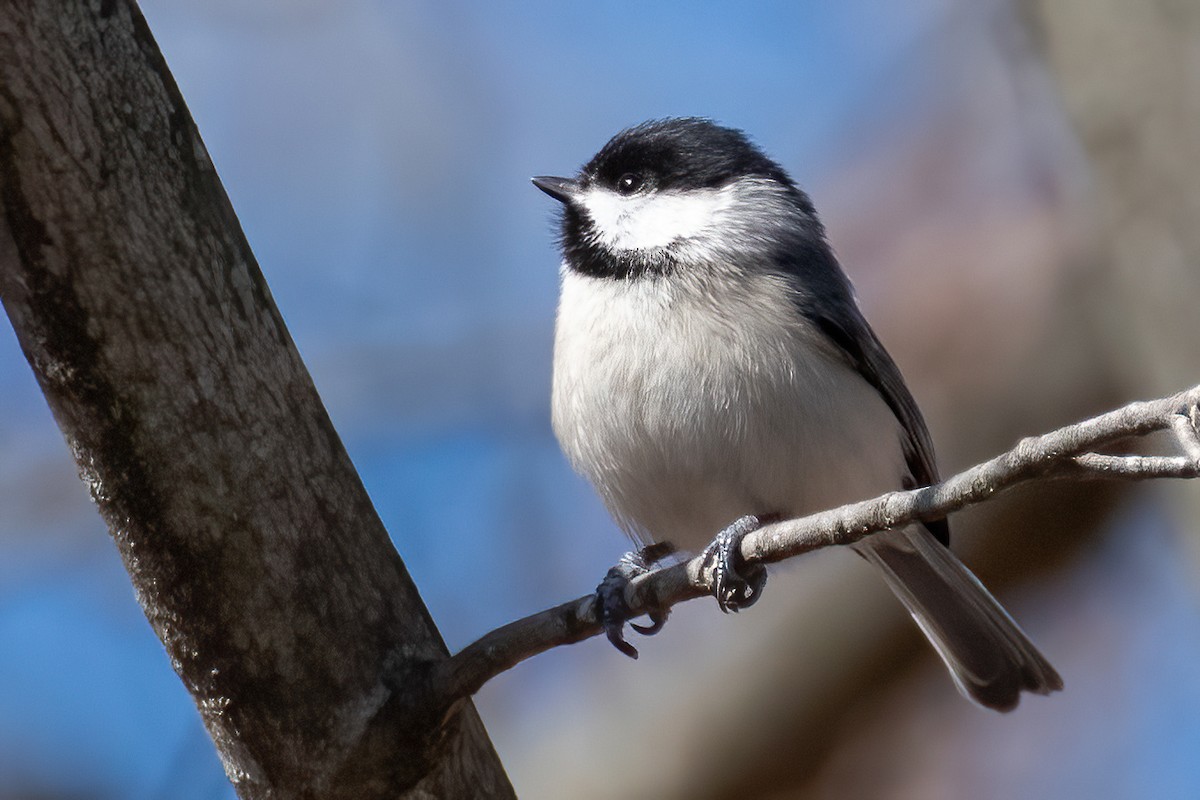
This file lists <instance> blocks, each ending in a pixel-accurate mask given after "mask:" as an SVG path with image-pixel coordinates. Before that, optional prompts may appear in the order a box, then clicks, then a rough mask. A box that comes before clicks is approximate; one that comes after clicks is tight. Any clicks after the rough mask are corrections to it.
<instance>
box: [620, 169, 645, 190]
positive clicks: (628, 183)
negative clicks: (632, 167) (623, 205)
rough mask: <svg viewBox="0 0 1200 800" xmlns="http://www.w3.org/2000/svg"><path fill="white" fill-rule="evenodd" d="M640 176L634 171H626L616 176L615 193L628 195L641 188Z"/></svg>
mask: <svg viewBox="0 0 1200 800" xmlns="http://www.w3.org/2000/svg"><path fill="white" fill-rule="evenodd" d="M642 183H643V181H642V176H641V175H638V174H637V173H636V172H626V173H625V174H624V175H622V176H621V177H619V178H617V193H618V194H624V195H630V194H633V193H634V192H636V191H637V190H638V189H641V188H642Z"/></svg>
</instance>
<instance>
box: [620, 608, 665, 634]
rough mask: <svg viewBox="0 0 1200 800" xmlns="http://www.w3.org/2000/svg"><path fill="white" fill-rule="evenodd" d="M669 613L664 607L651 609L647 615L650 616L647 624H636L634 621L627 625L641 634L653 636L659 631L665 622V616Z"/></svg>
mask: <svg viewBox="0 0 1200 800" xmlns="http://www.w3.org/2000/svg"><path fill="white" fill-rule="evenodd" d="M670 613H671V612H670V611H667V610H665V609H664V610H662V611H651V612H650V613H649V615H648V616H649V617H650V624H649V625H638V624H637V623H636V622H631V623H629V627H631V628H633V629H634V630H635V631H637V632H638V633H640V634H641V635H642V636H653V635H654V634H656V633H658V632H659V631H661V630H662V629H663V626H664V625H666V624H667V617H668V616H669V615H670Z"/></svg>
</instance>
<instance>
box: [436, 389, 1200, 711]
mask: <svg viewBox="0 0 1200 800" xmlns="http://www.w3.org/2000/svg"><path fill="white" fill-rule="evenodd" d="M1198 408H1200V386H1195V387H1193V388H1191V389H1189V390H1187V391H1185V392H1181V393H1179V394H1177V395H1174V396H1172V397H1166V398H1162V399H1160V400H1151V401H1148V402H1141V403H1131V404H1129V405H1127V406H1124V407H1123V408H1119V409H1117V410H1115V411H1110V412H1109V413H1107V414H1102V415H1100V416H1098V417H1093V418H1092V419H1088V420H1084V421H1083V422H1079V423H1076V424H1074V425H1068V426H1066V427H1065V428H1060V429H1059V430H1056V431H1053V432H1051V433H1047V434H1045V435H1043V436H1037V437H1031V438H1028V439H1023V440H1022V441H1020V442H1018V443H1017V446H1016V447H1014V448H1013V449H1012V450H1009V451H1008V452H1006V453H1003V454H1001V455H999V456H996V457H995V458H993V459H991V460H990V461H986V462H984V463H982V464H979V465H978V466H975V467H972V468H970V469H968V470H966V471H964V472H961V473H959V474H957V475H955V476H953V477H951V478H947V479H946V480H944V481H942V482H941V483H939V484H936V485H934V486H928V487H925V488H922V489H914V490H912V491H907V492H892V493H890V494H886V495H883V496H881V497H877V498H875V499H873V500H867V501H864V502H861V503H852V504H850V505H846V506H842V507H841V508H836V509H833V510H831V511H824V512H821V513H819V514H813V515H810V516H807V517H802V518H799V519H790V520H783V521H780V522H776V523H773V524H771V525H766V526H764V527H763V528H760V529H759V530H757V531H755V532H754V533H751V534H749V535H748V536H746V538H745V539H743V540H742V556H743V557H744V558H745V559H746V560H747V561H750V562H758V563H764V564H770V563H774V562H777V561H782V560H784V559H787V558H793V557H795V556H798V555H800V554H802V553H807V552H810V551H813V550H817V549H819V548H822V547H829V546H832V545H847V544H853V543H854V542H857V541H858V540H859V539H861V538H863V537H864V536H868V535H870V534H872V533H877V532H879V531H884V530H889V529H892V528H900V527H903V526H905V525H909V524H912V523H914V522H921V521H932V520H936V519H941V518H942V517H945V516H946V515H947V514H949V513H951V512H953V511H957V510H959V509H962V508H965V507H967V506H970V505H975V504H977V503H981V502H984V501H986V500H990V499H991V498H993V497H995V496H996V495H998V494H1000V493H1001V492H1003V491H1005V490H1007V489H1009V488H1012V487H1013V486H1015V485H1016V484H1018V483H1023V482H1026V481H1031V480H1048V479H1059V478H1073V479H1086V478H1122V479H1127V480H1144V479H1149V478H1195V477H1197V475H1200V434H1198V433H1197V420H1198V419H1200V410H1198ZM1160 430H1168V431H1171V432H1172V433H1173V434H1174V435H1175V439H1176V441H1177V442H1178V444H1179V447H1180V449H1181V450H1182V451H1183V455H1178V456H1136V455H1109V454H1104V453H1098V452H1095V451H1096V450H1097V449H1098V448H1101V447H1103V446H1105V445H1108V444H1111V443H1113V442H1115V441H1117V440H1119V439H1125V438H1127V437H1131V436H1144V435H1145V434H1148V433H1152V432H1154V431H1160ZM702 561H703V560H702V559H701V558H698V557H697V558H693V559H692V560H691V561H688V562H686V563H683V564H677V565H674V566H671V567H667V568H665V569H660V570H657V571H655V572H652V573H650V574H648V575H643V576H641V577H639V578H636V579H635V580H633V581H631V582H630V584H629V588H628V590H627V591H626V601H627V602H628V604H629V607H630V609H631V610H632V611H633V612H634V613H635V614H637V613H645V612H648V611H650V610H651V609H666V608H669V607H670V606H673V605H675V604H676V603H680V602H683V601H685V600H691V599H693V598H696V597H703V596H705V595H709V594H711V593H712V589H711V580H710V579H711V576H710V575H708V574H707V573H706V570H705V569H704V567H703V563H702ZM600 630H601V628H600V623H599V621H598V619H597V615H596V607H595V603H594V596H593V595H585V596H583V597H580V598H578V599H576V600H572V601H570V602H567V603H563V604H562V605H560V606H556V607H555V608H551V609H547V610H545V611H542V612H540V613H537V614H533V615H531V616H528V617H525V618H524V619H520V620H517V621H515V622H510V623H509V624H507V625H505V626H503V627H501V628H497V629H496V630H494V631H492V632H490V633H488V634H485V635H484V636H483V637H481V638H480V639H479V640H478V641H476V642H474V643H473V644H470V645H468V646H467V647H465V648H463V650H461V651H460V652H459V653H457V654H456V655H454V656H453V657H451V658H449V659H446V660H445V661H441V662H439V663H437V664H436V665H435V666H434V667H433V673H432V676H431V677H432V688H433V691H434V692H435V693H437V695H439V696H440V697H441V698H443V699H444V700H445V701H446V702H450V701H452V700H454V699H457V698H461V697H467V696H470V695H472V694H474V693H475V692H476V691H478V690H479V688H480V687H481V686H483V684H484V683H486V682H487V681H488V680H490V679H491V678H493V677H495V676H496V675H498V674H499V673H501V672H503V671H505V670H507V669H510V668H512V667H514V666H516V665H517V664H518V663H520V662H521V661H524V660H525V659H527V658H530V657H532V656H535V655H537V654H538V653H542V652H545V651H546V650H549V649H550V648H552V647H557V646H559V645H564V644H572V643H574V642H578V641H581V640H583V639H587V638H590V637H592V636H595V635H597V634H598V633H600Z"/></svg>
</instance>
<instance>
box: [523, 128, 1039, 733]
mask: <svg viewBox="0 0 1200 800" xmlns="http://www.w3.org/2000/svg"><path fill="white" fill-rule="evenodd" d="M533 182H534V184H535V185H536V186H537V187H538V188H540V189H541V190H542V191H544V192H546V193H547V194H549V195H550V196H551V197H553V198H555V199H556V200H559V201H561V203H562V204H563V214H562V238H561V246H562V255H563V261H562V274H561V278H562V294H561V298H560V302H559V307H558V320H557V327H556V333H555V346H554V380H553V402H552V413H553V424H554V431H555V434H556V435H557V437H558V440H559V443H560V444H561V446H562V449H563V451H564V452H565V453H566V456H567V458H568V459H569V460H570V462H571V464H572V465H573V466H574V467H575V469H577V470H578V471H579V472H580V473H582V474H583V475H584V476H586V477H587V478H588V479H589V480H590V481H591V483H592V484H593V485H594V486H595V488H596V490H597V491H598V492H599V494H600V496H601V497H602V498H603V500H604V502H605V504H606V505H607V507H608V509H609V511H610V512H611V513H612V515H613V517H614V518H615V519H616V521H617V523H618V524H619V525H620V526H621V527H622V528H623V529H624V530H625V531H626V532H627V533H628V534H629V535H630V536H631V537H632V538H633V539H634V540H635V542H637V543H638V544H639V545H642V546H649V547H648V550H646V551H644V552H643V554H642V555H639V554H636V553H634V554H629V555H628V556H626V558H624V559H622V564H621V565H618V567H615V568H614V569H613V570H612V571H610V573H609V576H608V578H606V580H605V582H604V583H602V584H601V585H600V587H599V589H598V592H599V594H600V601H601V604H602V608H603V616H604V624H605V628H606V630H607V632H608V635H609V639H610V641H612V642H613V644H615V645H617V646H618V647H619V648H620V649H622V650H623V651H624V652H626V653H628V654H630V655H635V656H636V651H635V650H634V649H633V648H632V646H631V645H629V644H628V643H627V642H625V641H624V637H623V626H624V623H625V621H626V618H627V617H628V609H627V607H625V606H624V601H623V594H622V592H621V590H622V589H623V584H624V583H625V582H627V579H628V578H629V577H631V576H632V575H634V574H637V573H638V572H641V571H644V570H645V569H647V568H648V567H649V563H647V562H653V561H654V560H656V559H657V558H658V557H660V556H661V554H662V552H664V551H665V550H667V549H669V548H671V547H675V548H679V549H681V550H686V551H690V552H704V553H706V554H707V555H708V556H709V557H710V558H712V559H713V562H714V568H715V573H716V583H717V587H716V595H717V600H718V602H719V603H720V604H721V607H722V609H725V610H736V609H737V608H739V607H745V606H747V605H750V604H751V603H753V602H754V601H755V600H756V599H757V598H758V596H759V594H760V593H761V591H762V588H763V583H764V580H765V571H764V570H763V569H762V567H761V566H758V565H748V564H746V563H745V562H743V561H742V559H741V555H740V551H739V548H738V544H739V542H740V540H741V537H742V536H744V535H745V534H746V533H748V532H749V531H752V530H754V529H755V528H756V527H758V526H759V525H761V524H763V523H764V522H766V521H770V520H775V519H781V518H788V517H796V516H801V515H805V514H809V513H812V512H816V511H821V510H824V509H828V508H834V507H837V506H839V505H842V504H844V503H848V502H852V501H857V500H865V499H869V498H871V497H874V496H876V495H879V494H882V493H884V492H888V491H892V490H895V489H900V488H912V487H916V486H926V485H929V484H932V483H935V482H936V481H937V477H938V476H937V467H936V465H935V463H934V454H933V445H932V443H931V442H930V437H929V432H928V431H927V429H926V427H925V422H924V420H923V419H922V417H921V412H920V411H919V410H918V408H917V405H916V402H915V401H914V400H913V398H912V395H911V394H910V393H909V390H908V387H907V386H906V385H905V383H904V379H903V378H902V377H901V375H900V371H899V369H897V367H896V364H895V363H894V362H893V361H892V359H891V357H890V356H889V355H888V353H887V351H886V350H884V348H883V345H882V344H881V343H880V342H879V339H878V337H876V335H875V333H874V331H872V330H871V327H870V325H868V324H867V321H866V319H865V318H864V317H863V314H862V312H861V311H860V310H859V308H858V305H857V303H856V301H855V298H854V293H853V290H852V288H851V286H850V282H849V279H848V278H847V277H846V275H845V273H843V272H842V269H841V267H840V266H839V265H838V262H837V259H836V258H835V257H834V254H833V251H832V250H831V248H830V246H829V244H828V242H827V241H826V237H825V230H824V228H823V226H822V225H821V222H820V220H819V219H818V218H817V213H816V210H815V209H814V207H813V204H812V201H811V200H810V199H809V197H808V195H807V194H805V193H804V192H803V191H801V190H800V189H799V188H798V187H797V186H796V184H795V183H794V182H793V181H792V179H791V178H790V177H789V176H788V174H787V173H786V172H785V171H784V170H783V169H782V168H781V167H780V166H779V165H778V164H776V163H775V162H773V161H772V160H771V159H770V158H768V157H767V156H766V155H764V154H763V152H762V151H761V150H759V149H758V148H757V147H756V146H755V145H754V144H752V143H751V142H750V141H749V139H748V138H747V137H746V136H745V135H744V134H743V133H742V132H740V131H738V130H734V129H731V128H726V127H722V126H719V125H717V124H715V123H714V122H712V121H711V120H707V119H701V118H674V119H664V120H659V121H653V122H646V123H644V124H641V125H638V126H636V127H633V128H629V129H627V130H625V131H623V132H621V133H619V134H617V135H616V136H615V137H613V138H612V139H611V140H610V141H609V142H608V144H606V145H605V146H604V147H603V148H602V149H601V150H600V152H599V153H597V154H596V155H595V157H593V158H592V160H591V161H589V162H588V163H587V164H586V165H585V166H584V167H583V169H582V170H581V171H580V172H579V174H578V175H577V176H576V177H574V178H557V177H538V178H534V179H533ZM714 534H716V538H715V539H713V536H714ZM710 540H711V543H710ZM948 543H949V527H948V525H947V523H946V521H945V520H940V521H937V522H934V523H926V524H923V525H913V526H910V527H907V528H904V529H902V530H898V531H891V532H885V533H879V534H875V535H873V536H868V537H866V538H864V539H863V540H862V541H860V542H859V543H858V544H855V545H854V549H855V550H856V551H857V552H858V553H859V555H861V556H863V557H864V558H865V559H866V560H867V561H869V562H870V563H872V564H874V565H875V566H876V567H878V568H879V570H880V572H882V573H883V577H884V579H885V580H886V581H887V583H888V585H889V586H890V587H891V588H892V590H893V591H894V592H895V594H896V595H897V596H898V597H899V598H900V600H901V602H903V603H904V605H905V606H906V607H907V609H908V611H909V612H910V613H911V614H912V616H913V618H914V619H915V620H916V621H917V624H918V625H919V626H920V627H921V630H922V631H924V633H925V635H926V636H927V637H928V638H929V640H930V642H932V643H933V646H934V648H935V649H936V650H937V652H938V655H940V656H941V658H942V660H943V661H944V662H945V663H946V666H947V667H948V668H949V670H950V674H951V675H952V676H953V678H954V682H955V684H957V686H958V688H959V690H960V691H961V692H962V693H963V694H964V695H966V696H967V697H969V698H970V699H972V700H974V701H975V702H977V703H979V704H981V705H984V706H987V707H989V708H994V709H998V710H1001V711H1006V710H1009V709H1012V708H1014V707H1015V706H1016V705H1017V701H1018V699H1019V694H1020V692H1021V691H1022V690H1026V691H1030V692H1035V693H1038V694H1047V693H1049V692H1051V691H1054V690H1056V689H1060V688H1061V687H1062V680H1061V678H1059V676H1058V674H1057V673H1056V672H1055V671H1054V668H1053V667H1051V666H1050V664H1049V663H1048V662H1047V661H1046V659H1045V658H1044V657H1043V656H1042V655H1041V653H1039V652H1038V650H1037V648H1036V647H1034V645H1033V644H1032V643H1031V642H1030V641H1029V639H1028V638H1027V637H1026V636H1025V634H1024V633H1023V632H1022V631H1021V629H1020V628H1018V627H1017V625H1016V623H1015V622H1013V620H1012V618H1011V617H1009V615H1008V614H1007V613H1006V612H1005V611H1004V609H1003V608H1002V607H1001V606H1000V605H999V603H997V602H996V600H995V599H994V598H993V597H992V596H991V595H990V594H989V593H988V592H987V590H986V589H984V587H983V586H982V584H980V582H979V581H978V579H976V578H975V576H974V575H972V574H971V573H970V571H968V570H967V568H966V567H965V566H964V565H963V564H962V562H960V561H959V560H958V559H957V558H956V557H955V556H954V555H953V554H952V553H951V552H950V550H949V547H948ZM652 619H653V620H654V624H653V626H650V627H644V628H643V627H638V626H634V627H637V628H638V630H640V631H642V632H644V633H652V632H655V631H657V630H658V628H659V627H661V625H662V622H663V621H664V620H665V615H659V616H652Z"/></svg>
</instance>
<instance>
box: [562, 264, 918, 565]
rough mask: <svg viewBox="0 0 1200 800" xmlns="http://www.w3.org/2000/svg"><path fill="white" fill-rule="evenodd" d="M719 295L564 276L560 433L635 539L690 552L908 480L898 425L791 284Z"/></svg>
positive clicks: (761, 283)
mask: <svg viewBox="0 0 1200 800" xmlns="http://www.w3.org/2000/svg"><path fill="white" fill-rule="evenodd" d="M721 284H722V285H721V291H720V292H719V293H716V292H711V291H708V290H707V287H706V279H705V278H704V277H703V276H702V275H694V276H679V275H676V276H673V277H672V278H671V279H670V280H663V279H654V278H650V279H642V280H636V281H628V280H612V279H605V278H590V277H586V276H583V275H579V274H577V273H574V272H572V271H570V270H568V269H564V270H563V286H562V297H561V300H560V305H559V311H558V324H557V332H556V338H555V354H554V390H553V405H552V413H553V423H554V431H555V433H556V435H557V436H558V439H559V442H560V443H561V445H562V448H563V451H564V452H565V453H566V454H567V457H568V458H569V459H570V461H571V463H572V465H573V466H574V467H575V468H576V469H577V470H579V471H580V472H581V473H582V474H583V475H585V476H586V477H587V478H588V479H589V480H591V482H592V483H593V484H594V485H595V486H596V489H597V490H598V491H599V493H600V495H601V496H602V497H603V499H604V501H605V503H606V504H607V506H608V508H609V510H610V511H611V512H612V514H613V516H614V517H615V518H616V519H617V521H618V522H619V524H621V526H622V527H623V528H624V529H625V530H626V531H627V532H628V533H629V534H630V535H631V536H633V537H634V538H635V539H636V540H638V541H639V542H641V543H646V542H649V541H664V540H668V541H671V542H673V543H675V544H676V545H677V546H679V547H682V548H685V549H688V550H698V549H700V548H701V547H703V546H704V545H705V544H707V543H708V542H709V541H710V540H711V539H712V537H713V536H714V535H715V534H716V533H717V532H718V531H719V530H720V529H721V528H723V527H724V526H726V525H728V524H729V523H730V522H732V521H734V520H735V519H737V518H738V517H740V516H743V515H745V514H760V515H761V514H783V515H786V516H794V515H798V514H804V513H810V512H813V511H819V510H822V509H823V508H830V507H834V506H836V505H839V504H841V503H845V502H850V501H852V500H861V499H866V498H868V497H871V496H874V495H875V494H878V493H881V492H884V491H887V490H889V489H895V488H899V486H900V477H901V475H902V474H904V463H903V455H902V452H901V448H900V433H899V423H898V422H897V421H896V419H895V417H894V415H893V414H892V413H891V411H890V409H888V407H887V405H886V404H885V403H884V402H883V400H882V399H881V398H880V397H879V395H878V393H877V392H876V391H875V389H874V388H873V387H871V386H870V385H868V384H867V383H866V382H865V381H864V380H863V379H862V378H860V377H859V376H858V375H857V374H856V373H855V372H853V371H852V370H851V369H850V368H849V367H848V366H847V365H846V364H844V363H843V362H842V361H840V360H839V359H838V357H837V355H836V354H835V352H834V351H833V349H832V347H831V346H830V345H829V344H828V343H826V342H825V341H824V339H823V338H822V336H821V334H820V333H819V332H817V331H815V330H813V329H812V328H811V327H810V326H808V325H807V324H805V323H804V322H803V321H802V320H801V319H800V317H799V316H798V315H797V314H796V312H795V310H794V308H793V307H792V301H791V299H790V298H789V296H788V294H787V289H786V284H785V283H784V279H783V278H781V277H779V276H773V275H768V274H761V275H743V276H740V277H739V279H738V280H737V281H736V282H733V281H729V280H728V279H726V280H723V281H721ZM731 287H734V288H733V290H732V291H731Z"/></svg>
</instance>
